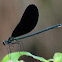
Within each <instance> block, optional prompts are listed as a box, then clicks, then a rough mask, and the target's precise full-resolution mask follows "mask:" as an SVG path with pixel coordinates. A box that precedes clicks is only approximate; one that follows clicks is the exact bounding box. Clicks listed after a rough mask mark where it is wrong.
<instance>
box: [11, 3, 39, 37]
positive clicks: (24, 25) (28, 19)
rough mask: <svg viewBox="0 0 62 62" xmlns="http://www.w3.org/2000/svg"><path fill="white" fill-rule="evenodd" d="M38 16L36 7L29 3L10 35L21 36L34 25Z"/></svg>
mask: <svg viewBox="0 0 62 62" xmlns="http://www.w3.org/2000/svg"><path fill="white" fill-rule="evenodd" d="M38 16H39V13H38V9H37V7H36V6H35V5H33V4H31V5H29V6H28V7H27V8H26V10H25V12H24V14H23V16H22V18H21V20H20V22H19V24H18V25H17V26H16V28H15V29H14V31H13V33H12V35H11V37H17V36H21V35H24V34H26V33H28V32H30V31H31V30H32V29H33V28H34V27H35V26H36V24H37V21H38Z"/></svg>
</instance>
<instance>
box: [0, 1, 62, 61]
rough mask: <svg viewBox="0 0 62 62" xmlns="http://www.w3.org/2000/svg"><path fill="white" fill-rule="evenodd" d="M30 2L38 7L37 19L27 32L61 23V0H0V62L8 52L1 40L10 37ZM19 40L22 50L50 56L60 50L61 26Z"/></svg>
mask: <svg viewBox="0 0 62 62" xmlns="http://www.w3.org/2000/svg"><path fill="white" fill-rule="evenodd" d="M30 4H35V5H36V6H37V7H38V10H39V19H38V23H37V25H36V27H35V29H34V30H33V31H31V32H30V33H28V34H31V33H34V32H37V31H39V30H42V29H44V28H47V27H50V26H53V25H56V24H61V23H62V0H0V62H1V60H2V58H3V57H4V56H5V55H6V54H8V51H7V48H6V46H4V45H3V40H7V39H8V38H9V37H10V35H11V33H12V31H13V30H14V28H15V27H16V25H17V24H18V22H19V21H20V19H21V17H22V15H23V13H24V11H25V9H26V7H27V6H28V5H30ZM26 35H27V34H26ZM21 41H22V43H23V46H22V47H24V49H22V50H24V51H29V52H31V53H32V54H35V55H38V56H42V57H44V58H46V59H48V58H52V57H53V55H54V53H55V52H62V28H55V29H52V30H49V31H47V32H44V33H41V34H38V35H35V36H33V37H29V38H26V39H23V40H21ZM15 48H16V47H15ZM16 49H17V48H16ZM22 50H21V51H22ZM27 62H30V61H27Z"/></svg>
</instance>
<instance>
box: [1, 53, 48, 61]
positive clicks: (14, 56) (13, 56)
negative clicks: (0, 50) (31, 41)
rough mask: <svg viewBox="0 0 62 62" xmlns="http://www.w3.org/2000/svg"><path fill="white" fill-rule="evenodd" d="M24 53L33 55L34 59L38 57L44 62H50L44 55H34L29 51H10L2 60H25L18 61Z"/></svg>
mask: <svg viewBox="0 0 62 62" xmlns="http://www.w3.org/2000/svg"><path fill="white" fill-rule="evenodd" d="M23 55H27V56H31V57H33V58H34V59H37V60H40V61H43V62H49V61H47V60H46V59H44V58H43V57H39V56H35V55H32V54H31V53H29V52H14V53H10V54H8V55H6V56H5V57H4V58H3V60H2V61H1V62H10V61H12V62H23V60H20V61H18V58H19V57H20V56H23Z"/></svg>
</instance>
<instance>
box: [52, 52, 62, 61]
mask: <svg viewBox="0 0 62 62" xmlns="http://www.w3.org/2000/svg"><path fill="white" fill-rule="evenodd" d="M53 59H54V62H62V53H59V52H58V53H55V54H54V56H53Z"/></svg>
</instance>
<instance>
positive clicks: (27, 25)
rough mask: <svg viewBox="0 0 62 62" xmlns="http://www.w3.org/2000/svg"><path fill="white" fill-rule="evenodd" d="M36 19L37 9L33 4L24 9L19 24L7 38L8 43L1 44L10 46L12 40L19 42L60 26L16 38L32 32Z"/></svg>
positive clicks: (37, 15)
mask: <svg viewBox="0 0 62 62" xmlns="http://www.w3.org/2000/svg"><path fill="white" fill-rule="evenodd" d="M38 17H39V12H38V8H37V7H36V6H35V5H34V4H31V5H29V6H28V7H27V8H26V10H25V12H24V14H23V16H22V18H21V20H20V22H19V23H18V25H17V26H16V28H15V29H14V31H13V33H12V35H11V36H10V37H9V39H8V41H4V42H3V44H4V45H5V44H10V43H12V42H13V41H14V40H19V39H24V38H27V37H31V36H34V35H37V34H39V33H42V32H45V31H47V30H50V29H53V28H56V27H59V26H62V24H57V25H54V26H51V27H48V28H46V29H43V30H41V31H38V32H35V33H33V34H30V35H26V36H23V37H18V36H22V35H24V34H26V33H28V32H30V31H32V30H33V29H34V27H35V26H36V24H37V22H38Z"/></svg>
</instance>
